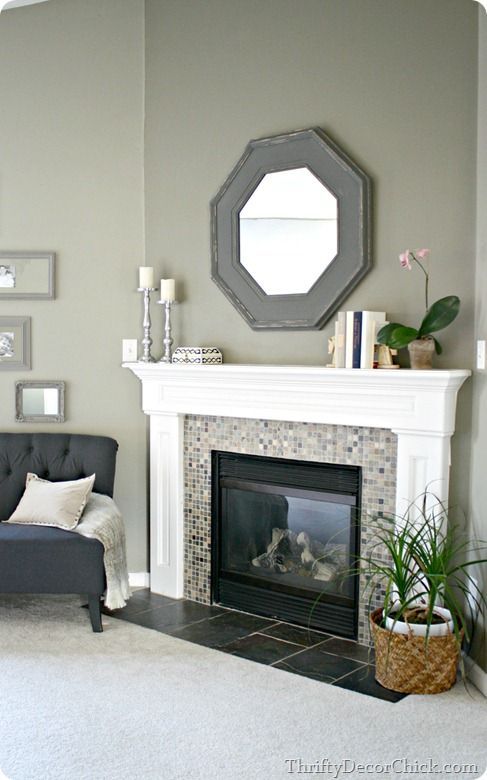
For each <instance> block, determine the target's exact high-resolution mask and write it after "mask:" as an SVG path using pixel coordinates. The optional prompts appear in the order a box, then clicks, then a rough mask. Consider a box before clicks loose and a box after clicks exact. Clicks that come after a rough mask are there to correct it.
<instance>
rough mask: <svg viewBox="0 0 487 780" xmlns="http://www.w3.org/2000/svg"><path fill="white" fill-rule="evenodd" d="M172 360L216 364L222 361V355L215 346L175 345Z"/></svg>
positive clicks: (195, 363) (174, 361) (175, 361)
mask: <svg viewBox="0 0 487 780" xmlns="http://www.w3.org/2000/svg"><path fill="white" fill-rule="evenodd" d="M172 362H173V363H191V364H193V365H197V364H201V365H202V364H204V365H207V366H216V365H219V364H220V363H223V355H222V353H221V352H220V350H219V349H217V347H177V349H175V350H174V352H173V356H172Z"/></svg>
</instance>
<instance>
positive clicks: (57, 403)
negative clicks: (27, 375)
mask: <svg viewBox="0 0 487 780" xmlns="http://www.w3.org/2000/svg"><path fill="white" fill-rule="evenodd" d="M15 419H16V421H17V422H64V382H50V381H47V382H42V381H38V382H36V381H29V382H16V383H15Z"/></svg>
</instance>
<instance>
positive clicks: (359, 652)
mask: <svg viewBox="0 0 487 780" xmlns="http://www.w3.org/2000/svg"><path fill="white" fill-rule="evenodd" d="M323 650H325V652H327V653H333V654H334V655H341V656H343V657H344V658H351V659H352V661H363V663H365V664H371V663H373V661H374V651H373V649H372V648H369V647H366V646H365V645H359V643H358V642H354V641H353V640H351V639H341V637H338V636H332V637H331V639H327V640H326V643H325V644H324V645H323Z"/></svg>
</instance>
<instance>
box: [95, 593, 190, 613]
mask: <svg viewBox="0 0 487 780" xmlns="http://www.w3.org/2000/svg"><path fill="white" fill-rule="evenodd" d="M154 595H157V594H154ZM177 603H178V602H177V600H176V599H170V598H168V597H166V596H158V598H157V599H154V600H153V601H146V600H145V599H134V598H131V599H129V600H128V602H127V604H126V605H125V607H122V608H121V609H113V610H112V609H107V608H106V607H105V606H102V612H103V613H104V614H105V615H110V616H111V617H119V618H124V617H125V616H126V615H138V614H140V613H141V612H148V611H149V610H151V609H158V608H159V607H169V606H172V605H173V604H177Z"/></svg>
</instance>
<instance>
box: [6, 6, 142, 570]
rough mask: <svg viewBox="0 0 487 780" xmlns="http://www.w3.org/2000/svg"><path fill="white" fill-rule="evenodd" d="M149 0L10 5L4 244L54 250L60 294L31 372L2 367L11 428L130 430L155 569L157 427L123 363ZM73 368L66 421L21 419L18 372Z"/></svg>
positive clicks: (137, 224)
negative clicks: (150, 423)
mask: <svg viewBox="0 0 487 780" xmlns="http://www.w3.org/2000/svg"><path fill="white" fill-rule="evenodd" d="M143 20H144V16H143V0H123V2H120V0H50V2H49V3H42V4H40V5H34V6H31V7H28V8H20V9H18V10H11V11H6V12H3V13H2V14H1V15H0V106H1V109H0V188H1V189H0V247H1V248H2V249H6V250H11V249H17V250H23V249H25V250H54V251H55V252H56V253H57V260H58V266H57V275H56V276H57V278H56V281H57V298H56V300H54V301H35V302H33V301H2V302H1V306H0V308H1V312H0V313H1V314H2V315H14V314H15V315H20V314H23V315H31V316H32V354H33V358H32V362H33V370H32V371H29V372H15V371H8V372H7V371H2V372H1V373H0V429H1V430H5V431H27V430H36V431H42V430H45V431H73V432H80V433H100V434H106V435H110V436H113V437H114V438H116V439H117V440H118V441H119V443H120V452H119V460H118V470H117V480H116V486H115V491H116V492H115V495H116V499H117V501H118V503H119V505H120V507H121V509H122V510H123V513H124V515H125V518H126V522H127V534H128V542H129V566H130V569H131V570H132V571H144V570H145V569H146V536H145V527H146V508H145V498H146V465H145V457H146V436H145V419H144V417H143V415H142V413H141V411H140V401H139V387H138V383H137V381H136V380H135V378H134V377H133V376H132V375H129V374H128V372H127V371H124V370H122V369H121V368H120V363H121V339H122V337H124V336H129V337H130V336H133V337H137V336H138V334H139V320H140V318H139V313H140V310H139V300H138V296H137V293H134V292H133V290H134V289H135V287H136V283H137V278H136V267H137V266H138V265H139V264H140V263H141V262H142V256H143V176H142V174H143V79H144V57H143V44H144V25H143ZM37 378H39V379H64V380H65V381H66V413H67V422H66V423H65V424H64V425H48V426H45V425H39V426H28V425H19V424H15V423H14V413H15V406H14V381H15V380H16V379H37Z"/></svg>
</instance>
